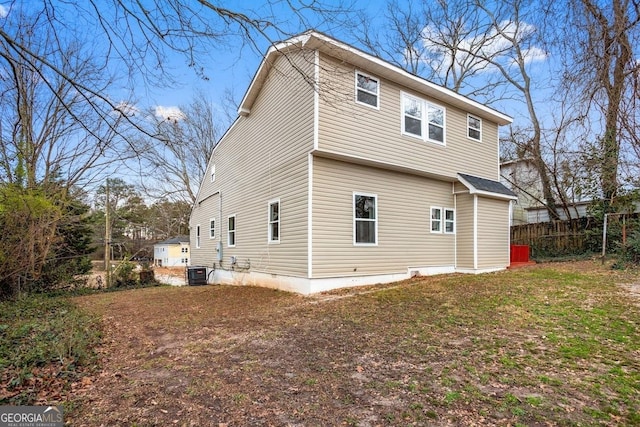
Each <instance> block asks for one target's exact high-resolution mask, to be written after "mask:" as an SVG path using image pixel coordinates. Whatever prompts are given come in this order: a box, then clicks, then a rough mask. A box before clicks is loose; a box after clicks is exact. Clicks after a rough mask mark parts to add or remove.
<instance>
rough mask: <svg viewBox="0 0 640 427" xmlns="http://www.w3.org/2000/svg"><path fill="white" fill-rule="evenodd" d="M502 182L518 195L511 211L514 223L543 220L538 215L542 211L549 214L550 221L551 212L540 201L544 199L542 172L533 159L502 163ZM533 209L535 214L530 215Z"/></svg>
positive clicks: (512, 222)
mask: <svg viewBox="0 0 640 427" xmlns="http://www.w3.org/2000/svg"><path fill="white" fill-rule="evenodd" d="M500 182H502V183H503V184H504V185H505V186H506V187H507V188H509V189H510V190H512V191H513V192H514V193H515V194H516V195H517V196H518V200H517V202H516V203H515V205H514V206H513V209H512V213H511V224H512V225H520V224H527V223H530V222H541V221H537V220H536V219H537V218H536V217H537V216H538V214H540V212H542V211H544V213H545V214H546V215H547V221H548V218H549V213H548V212H547V210H546V207H545V206H544V205H543V204H542V203H541V202H540V200H544V196H543V193H542V182H541V180H540V173H539V172H538V169H537V168H536V167H535V165H534V164H533V161H531V160H529V159H519V160H511V161H508V162H503V163H501V164H500ZM531 209H534V210H535V214H533V215H532V216H531V217H530V210H531Z"/></svg>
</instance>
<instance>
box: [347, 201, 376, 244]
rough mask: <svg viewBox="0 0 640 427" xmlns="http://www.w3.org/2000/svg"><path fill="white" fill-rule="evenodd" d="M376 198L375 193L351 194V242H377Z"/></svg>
mask: <svg viewBox="0 0 640 427" xmlns="http://www.w3.org/2000/svg"><path fill="white" fill-rule="evenodd" d="M377 199H378V196H376V195H375V194H359V193H354V194H353V243H354V244H356V245H375V244H377V243H378V219H377V215H376V209H377Z"/></svg>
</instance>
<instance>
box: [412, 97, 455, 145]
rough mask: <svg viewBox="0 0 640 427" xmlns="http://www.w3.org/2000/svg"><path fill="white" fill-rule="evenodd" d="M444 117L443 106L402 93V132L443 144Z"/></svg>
mask: <svg viewBox="0 0 640 427" xmlns="http://www.w3.org/2000/svg"><path fill="white" fill-rule="evenodd" d="M445 117H446V114H445V109H444V107H441V106H439V105H436V104H433V103H430V102H427V101H425V100H424V99H420V98H417V97H415V96H411V95H409V94H406V93H403V94H402V133H403V134H405V135H411V136H415V137H418V138H421V139H422V140H425V141H429V142H435V143H436V144H442V145H444V143H445Z"/></svg>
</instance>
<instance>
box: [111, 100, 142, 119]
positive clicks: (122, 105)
mask: <svg viewBox="0 0 640 427" xmlns="http://www.w3.org/2000/svg"><path fill="white" fill-rule="evenodd" d="M115 110H116V111H117V112H118V113H120V114H122V115H123V116H128V117H133V116H135V115H140V109H139V108H138V107H137V106H136V105H135V104H130V103H129V102H126V101H120V102H119V103H118V105H116V107H115Z"/></svg>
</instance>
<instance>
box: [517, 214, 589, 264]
mask: <svg viewBox="0 0 640 427" xmlns="http://www.w3.org/2000/svg"><path fill="white" fill-rule="evenodd" d="M595 226H597V227H600V228H601V224H596V221H595V220H594V219H593V218H577V219H571V220H567V221H550V222H539V223H534V224H522V225H515V226H513V227H511V243H512V244H515V245H529V247H530V248H531V255H532V256H540V255H554V256H557V255H568V254H578V253H584V252H586V250H587V230H590V229H593V228H594V227H595Z"/></svg>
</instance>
